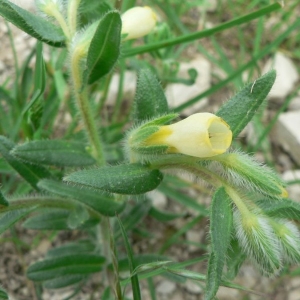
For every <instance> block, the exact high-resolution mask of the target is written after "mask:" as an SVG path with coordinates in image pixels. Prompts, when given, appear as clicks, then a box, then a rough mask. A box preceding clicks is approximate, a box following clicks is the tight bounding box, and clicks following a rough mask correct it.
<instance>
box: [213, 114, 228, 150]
mask: <svg viewBox="0 0 300 300" xmlns="http://www.w3.org/2000/svg"><path fill="white" fill-rule="evenodd" d="M208 136H209V141H210V143H211V147H212V150H213V151H214V152H216V153H219V154H221V153H223V152H224V149H227V148H228V147H229V146H230V144H231V140H232V132H231V130H229V126H228V125H227V123H225V122H224V121H223V120H222V119H221V118H216V119H213V120H212V122H211V124H210V125H209V127H208Z"/></svg>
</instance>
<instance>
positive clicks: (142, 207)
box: [114, 200, 151, 240]
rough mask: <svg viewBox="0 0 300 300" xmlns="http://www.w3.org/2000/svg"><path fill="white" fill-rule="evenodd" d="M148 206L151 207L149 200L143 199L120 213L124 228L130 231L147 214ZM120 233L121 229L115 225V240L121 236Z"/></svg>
mask: <svg viewBox="0 0 300 300" xmlns="http://www.w3.org/2000/svg"><path fill="white" fill-rule="evenodd" d="M150 208H151V203H150V201H148V200H145V201H140V202H138V203H136V204H135V205H134V206H133V207H131V208H130V209H127V210H126V211H125V212H124V213H123V214H122V215H121V221H122V224H123V227H124V228H125V230H126V231H130V230H132V229H134V228H136V227H137V226H138V225H139V224H140V223H141V222H142V221H143V220H144V218H145V217H146V216H147V215H148V212H149V210H150ZM121 234H122V233H121V230H120V229H119V227H117V228H116V230H115V234H114V235H115V239H116V240H117V239H118V238H119V237H120V236H121Z"/></svg>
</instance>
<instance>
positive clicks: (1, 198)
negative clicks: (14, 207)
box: [0, 190, 8, 207]
mask: <svg viewBox="0 0 300 300" xmlns="http://www.w3.org/2000/svg"><path fill="white" fill-rule="evenodd" d="M1 205H3V206H8V201H7V200H6V198H5V197H4V195H3V194H2V192H1V190H0V207H1Z"/></svg>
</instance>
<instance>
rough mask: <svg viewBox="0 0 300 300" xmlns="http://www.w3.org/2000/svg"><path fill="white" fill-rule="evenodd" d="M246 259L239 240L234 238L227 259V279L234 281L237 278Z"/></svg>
mask: <svg viewBox="0 0 300 300" xmlns="http://www.w3.org/2000/svg"><path fill="white" fill-rule="evenodd" d="M245 259H246V255H245V253H244V252H243V251H242V249H241V248H240V246H239V243H238V240H237V239H236V238H232V239H231V242H230V246H229V248H228V252H227V258H226V266H227V272H226V279H228V280H233V279H234V278H235V277H236V276H237V274H238V272H239V270H240V267H241V265H242V263H243V262H244V260H245Z"/></svg>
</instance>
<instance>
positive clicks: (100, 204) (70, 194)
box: [38, 179, 124, 216]
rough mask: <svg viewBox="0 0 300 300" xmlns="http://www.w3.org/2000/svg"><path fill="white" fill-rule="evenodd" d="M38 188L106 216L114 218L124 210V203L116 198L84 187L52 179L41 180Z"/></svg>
mask: <svg viewBox="0 0 300 300" xmlns="http://www.w3.org/2000/svg"><path fill="white" fill-rule="evenodd" d="M38 187H39V188H41V189H42V190H45V191H48V192H50V193H53V194H55V195H59V196H62V197H67V198H69V199H74V200H76V201H79V202H80V203H82V204H84V205H86V206H88V207H89V208H92V209H93V210H95V211H97V212H99V213H101V214H103V215H106V216H114V215H115V214H116V213H120V212H121V211H122V210H123V208H124V203H123V202H117V201H115V200H114V198H112V197H109V196H107V195H104V194H103V193H101V192H99V191H94V190H92V189H87V188H84V187H74V186H70V185H67V184H64V183H62V182H59V181H55V180H50V179H45V180H41V181H40V182H39V183H38Z"/></svg>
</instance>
